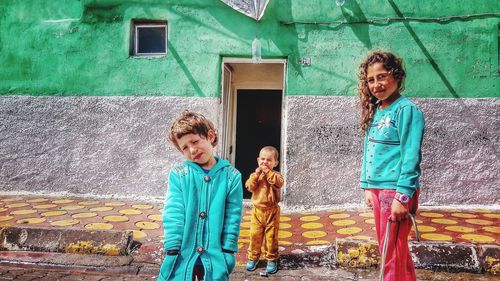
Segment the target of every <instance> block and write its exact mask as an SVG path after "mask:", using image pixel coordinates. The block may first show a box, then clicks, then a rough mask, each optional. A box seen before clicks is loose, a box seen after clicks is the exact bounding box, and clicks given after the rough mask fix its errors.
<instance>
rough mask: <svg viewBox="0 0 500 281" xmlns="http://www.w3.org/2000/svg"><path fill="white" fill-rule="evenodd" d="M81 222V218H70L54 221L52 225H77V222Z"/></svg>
mask: <svg viewBox="0 0 500 281" xmlns="http://www.w3.org/2000/svg"><path fill="white" fill-rule="evenodd" d="M79 222H80V221H79V220H75V219H69V220H60V221H54V222H51V223H50V225H53V226H70V225H75V224H77V223H79Z"/></svg>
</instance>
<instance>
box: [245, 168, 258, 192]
mask: <svg viewBox="0 0 500 281" xmlns="http://www.w3.org/2000/svg"><path fill="white" fill-rule="evenodd" d="M258 185H259V177H258V176H257V174H256V173H252V174H250V177H249V178H248V179H247V181H246V182H245V187H246V188H247V190H248V191H250V192H253V191H254V190H255V189H256V188H257V186H258Z"/></svg>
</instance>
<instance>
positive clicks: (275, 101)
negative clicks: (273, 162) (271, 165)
mask: <svg viewBox="0 0 500 281" xmlns="http://www.w3.org/2000/svg"><path fill="white" fill-rule="evenodd" d="M281 102H282V92H281V90H238V92H237V110H236V112H237V113H236V155H235V156H236V157H235V158H236V159H235V166H236V169H238V170H239V171H240V172H241V176H242V180H243V186H244V185H245V181H246V180H247V179H248V177H249V176H250V174H251V173H252V172H254V171H255V168H257V157H258V156H259V151H260V149H261V148H262V147H264V146H266V145H272V146H274V147H276V148H277V149H278V151H280V143H281V140H280V138H281ZM280 158H281V155H280ZM279 168H280V167H279V165H278V167H276V168H275V170H279ZM251 196H252V194H251V193H250V192H248V191H247V190H246V189H245V188H243V198H250V197H251Z"/></svg>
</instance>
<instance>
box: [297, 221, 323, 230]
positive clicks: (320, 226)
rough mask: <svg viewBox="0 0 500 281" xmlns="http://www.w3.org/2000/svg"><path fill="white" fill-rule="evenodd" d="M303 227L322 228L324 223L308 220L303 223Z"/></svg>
mask: <svg viewBox="0 0 500 281" xmlns="http://www.w3.org/2000/svg"><path fill="white" fill-rule="evenodd" d="M301 227H302V228H305V229H317V228H322V227H323V224H322V223H317V222H308V223H304V224H302V225H301Z"/></svg>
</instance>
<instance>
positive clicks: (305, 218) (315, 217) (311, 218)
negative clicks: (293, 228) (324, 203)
mask: <svg viewBox="0 0 500 281" xmlns="http://www.w3.org/2000/svg"><path fill="white" fill-rule="evenodd" d="M319 219H320V217H318V216H303V217H300V220H301V221H317V220H319Z"/></svg>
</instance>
